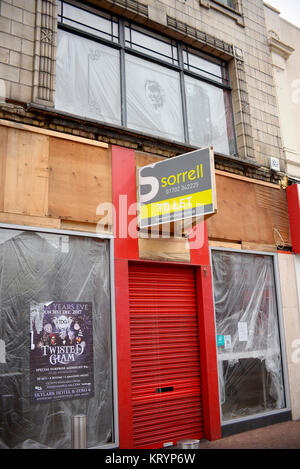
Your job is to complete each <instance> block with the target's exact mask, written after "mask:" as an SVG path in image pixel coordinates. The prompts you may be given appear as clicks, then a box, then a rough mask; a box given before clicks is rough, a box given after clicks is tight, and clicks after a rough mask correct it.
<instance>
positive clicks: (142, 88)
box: [126, 54, 184, 141]
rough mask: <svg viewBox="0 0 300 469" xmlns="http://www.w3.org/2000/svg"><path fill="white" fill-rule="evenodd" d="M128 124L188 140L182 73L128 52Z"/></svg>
mask: <svg viewBox="0 0 300 469" xmlns="http://www.w3.org/2000/svg"><path fill="white" fill-rule="evenodd" d="M126 96H127V125H128V127H130V128H132V129H137V130H141V131H143V132H146V133H149V134H155V135H159V136H161V137H165V138H168V139H171V140H178V141H184V133H183V118H182V104H181V93H180V82H179V73H178V72H175V71H174V70H170V69H168V68H166V67H163V66H161V65H158V64H155V63H152V62H149V61H147V60H143V59H140V58H138V57H134V56H131V55H129V54H127V55H126Z"/></svg>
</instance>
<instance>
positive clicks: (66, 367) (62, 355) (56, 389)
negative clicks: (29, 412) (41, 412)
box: [30, 301, 94, 402]
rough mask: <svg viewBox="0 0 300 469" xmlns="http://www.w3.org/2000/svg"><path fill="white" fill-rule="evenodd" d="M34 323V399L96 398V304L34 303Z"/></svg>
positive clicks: (32, 354)
mask: <svg viewBox="0 0 300 469" xmlns="http://www.w3.org/2000/svg"><path fill="white" fill-rule="evenodd" d="M30 324H31V329H30V336H31V341H30V389H31V401H32V402H43V401H53V400H63V399H79V398H83V397H84V398H87V397H92V396H93V395H94V369H93V366H94V365H93V327H92V303H85V302H56V301H55V302H49V303H36V304H32V305H31V309H30Z"/></svg>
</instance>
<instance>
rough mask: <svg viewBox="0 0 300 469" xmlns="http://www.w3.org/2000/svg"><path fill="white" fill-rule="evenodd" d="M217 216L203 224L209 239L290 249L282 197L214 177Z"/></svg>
mask: <svg viewBox="0 0 300 469" xmlns="http://www.w3.org/2000/svg"><path fill="white" fill-rule="evenodd" d="M216 187H217V199H218V212H217V214H215V215H214V216H212V217H211V218H209V219H208V220H207V228H208V236H209V238H210V239H216V240H218V239H222V240H230V241H238V242H248V243H257V244H261V245H264V244H267V245H273V246H274V245H282V243H284V245H290V232H289V220H288V210H287V201H286V193H285V191H283V190H278V189H277V188H272V187H269V186H264V185H261V184H249V183H248V182H246V181H244V180H239V179H235V178H230V177H226V176H222V175H220V174H217V175H216Z"/></svg>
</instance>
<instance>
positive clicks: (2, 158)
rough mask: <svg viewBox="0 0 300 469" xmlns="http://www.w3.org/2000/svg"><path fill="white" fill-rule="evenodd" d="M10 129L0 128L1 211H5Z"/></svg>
mask: <svg viewBox="0 0 300 469" xmlns="http://www.w3.org/2000/svg"><path fill="white" fill-rule="evenodd" d="M7 140H8V128H7V127H2V126H0V210H1V211H3V210H4V187H5V171H6V170H5V168H6V155H7Z"/></svg>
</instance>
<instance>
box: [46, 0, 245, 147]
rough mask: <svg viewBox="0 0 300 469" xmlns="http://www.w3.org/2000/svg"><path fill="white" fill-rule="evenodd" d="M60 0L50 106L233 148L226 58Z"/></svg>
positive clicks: (191, 141)
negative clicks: (52, 91)
mask: <svg viewBox="0 0 300 469" xmlns="http://www.w3.org/2000/svg"><path fill="white" fill-rule="evenodd" d="M58 6H59V16H58V20H59V30H58V43H57V78H56V99H55V107H56V109H58V110H61V111H64V112H67V113H71V114H74V115H78V116H82V117H85V118H88V119H94V120H97V121H100V122H104V123H108V124H113V125H116V126H120V127H122V128H128V129H132V130H136V131H140V132H142V133H144V134H149V135H155V136H158V137H161V138H164V139H168V140H172V141H176V142H182V143H189V144H191V145H193V146H197V147H206V146H209V145H212V146H213V147H214V150H215V152H218V153H222V154H228V155H229V154H234V153H235V152H236V150H235V142H234V132H233V118H232V109H231V96H230V86H229V78H228V73H227V67H226V63H225V62H223V61H222V60H220V59H217V58H215V57H211V56H208V55H206V54H203V53H202V52H199V51H198V50H196V49H193V48H191V47H187V46H185V45H184V44H182V43H181V42H179V41H175V40H173V39H170V38H168V37H165V36H163V35H160V34H157V33H154V32H152V31H148V30H146V29H144V28H141V27H140V26H138V25H135V24H133V23H130V22H128V21H124V20H123V19H122V18H117V17H116V16H114V15H110V14H107V13H105V12H102V11H98V10H95V9H89V10H86V9H81V8H80V7H77V6H75V3H74V4H70V3H68V2H65V1H61V2H59V5H58Z"/></svg>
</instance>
